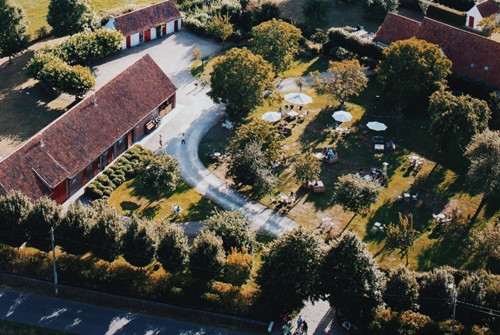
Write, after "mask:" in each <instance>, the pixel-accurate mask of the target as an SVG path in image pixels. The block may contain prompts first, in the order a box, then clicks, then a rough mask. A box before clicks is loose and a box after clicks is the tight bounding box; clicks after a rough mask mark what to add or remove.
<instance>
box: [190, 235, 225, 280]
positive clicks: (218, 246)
mask: <svg viewBox="0 0 500 335" xmlns="http://www.w3.org/2000/svg"><path fill="white" fill-rule="evenodd" d="M225 257H226V256H225V254H224V248H223V247H222V239H221V238H220V237H218V236H216V235H215V234H214V233H213V232H211V231H208V230H204V231H202V232H201V233H200V234H198V236H196V238H195V240H194V242H193V245H192V246H191V250H190V251H189V270H191V273H192V274H193V275H194V276H196V277H200V278H203V279H207V280H209V279H213V278H215V277H217V276H219V275H220V274H221V273H222V270H223V269H224V263H225V261H226V258H225Z"/></svg>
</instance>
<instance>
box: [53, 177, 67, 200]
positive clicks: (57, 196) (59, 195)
mask: <svg viewBox="0 0 500 335" xmlns="http://www.w3.org/2000/svg"><path fill="white" fill-rule="evenodd" d="M67 182H68V181H67V180H64V181H63V182H61V183H60V184H59V185H57V186H56V187H54V189H53V190H52V195H51V196H50V198H51V199H52V200H54V201H55V202H57V203H58V204H62V203H63V202H64V201H66V199H68V191H67V190H66V183H67Z"/></svg>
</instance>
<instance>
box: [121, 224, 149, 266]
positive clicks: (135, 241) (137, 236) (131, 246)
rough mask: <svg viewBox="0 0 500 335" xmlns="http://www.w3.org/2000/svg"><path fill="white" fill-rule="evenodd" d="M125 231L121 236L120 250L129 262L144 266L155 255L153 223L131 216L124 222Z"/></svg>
mask: <svg viewBox="0 0 500 335" xmlns="http://www.w3.org/2000/svg"><path fill="white" fill-rule="evenodd" d="M124 226H125V229H126V230H125V233H124V234H123V235H122V236H121V243H120V250H121V252H122V253H123V257H124V258H125V259H126V260H127V261H129V262H130V263H131V264H133V265H136V266H145V265H148V264H149V263H151V262H152V261H153V259H154V257H155V240H154V236H153V229H154V227H153V223H152V222H148V221H142V220H140V219H138V218H137V217H135V216H134V217H132V218H131V219H130V222H126V223H124Z"/></svg>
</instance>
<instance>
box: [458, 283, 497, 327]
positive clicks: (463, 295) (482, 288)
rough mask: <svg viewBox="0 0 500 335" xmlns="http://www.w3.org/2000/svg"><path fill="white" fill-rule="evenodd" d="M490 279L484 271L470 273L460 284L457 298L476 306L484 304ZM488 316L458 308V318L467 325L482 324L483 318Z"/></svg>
mask: <svg viewBox="0 0 500 335" xmlns="http://www.w3.org/2000/svg"><path fill="white" fill-rule="evenodd" d="M489 284H490V283H489V280H488V278H487V276H486V275H484V274H482V273H469V274H468V275H467V276H466V277H465V278H463V279H462V280H461V281H460V283H459V284H458V288H457V293H458V296H457V299H458V300H460V301H463V302H466V303H468V304H473V305H476V306H484V305H485V303H486V299H485V298H486V292H487V288H488V285H489ZM486 317H487V316H486V315H484V314H480V313H471V311H470V310H467V309H461V308H459V310H458V315H457V318H458V319H459V320H460V321H461V322H463V323H464V324H465V325H468V326H470V325H473V324H481V323H482V321H483V320H482V319H485V318H486Z"/></svg>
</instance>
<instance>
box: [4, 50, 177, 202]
mask: <svg viewBox="0 0 500 335" xmlns="http://www.w3.org/2000/svg"><path fill="white" fill-rule="evenodd" d="M175 91H176V88H175V86H174V84H173V83H172V82H171V81H170V79H169V78H168V77H167V75H166V74H165V73H164V72H163V71H162V70H161V69H160V67H159V66H158V65H157V64H156V63H155V62H154V61H153V59H152V58H151V57H150V56H149V55H145V56H144V57H142V58H141V59H139V60H138V61H137V62H135V63H134V64H132V65H131V66H130V67H129V68H127V69H126V70H125V71H123V72H122V73H120V74H119V75H118V76H116V77H115V78H114V79H112V80H111V81H110V82H109V83H107V84H106V85H105V86H103V87H102V88H101V89H100V90H98V91H97V92H95V95H91V96H89V97H87V98H86V99H84V100H83V101H81V102H80V103H79V104H78V105H76V106H75V107H73V108H72V109H70V110H69V111H68V112H66V113H65V114H63V115H62V116H61V117H59V118H58V119H57V120H55V121H54V122H52V123H51V124H50V125H48V126H47V127H46V128H44V129H42V130H41V131H40V132H39V133H38V134H36V135H35V136H34V137H32V138H31V139H30V140H29V141H28V142H26V143H25V144H23V145H22V146H21V147H20V148H18V149H17V150H16V151H14V152H13V153H12V154H10V155H9V156H7V157H6V158H5V159H3V160H2V161H0V185H1V186H2V187H1V188H0V193H4V192H5V191H8V190H20V191H22V192H24V193H26V194H27V195H29V196H30V197H31V198H34V199H36V198H39V197H41V196H43V195H47V194H49V193H50V190H51V189H53V188H54V187H56V186H57V185H58V184H60V183H61V182H62V181H64V180H66V179H67V178H73V177H74V176H75V175H76V174H78V173H79V172H80V171H82V170H83V169H84V168H85V167H86V166H88V165H89V164H90V163H92V162H93V161H94V160H95V159H96V158H97V157H99V156H100V155H101V154H102V153H103V152H104V151H106V150H107V149H108V148H110V147H111V146H112V145H113V144H114V143H115V142H116V141H117V140H118V139H119V138H121V137H122V136H124V135H125V134H126V133H127V132H128V131H129V130H130V129H132V128H133V127H134V126H135V125H136V124H137V123H138V122H140V121H141V120H142V119H144V117H146V116H147V115H148V114H149V113H150V112H151V111H152V110H153V109H155V108H156V107H158V106H159V105H160V104H161V103H163V102H164V101H165V100H167V99H168V98H169V97H170V96H171V95H172V94H174V93H175ZM2 190H3V191H4V192H2Z"/></svg>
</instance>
